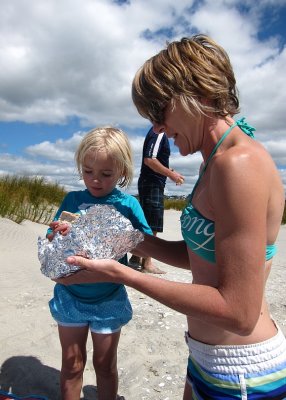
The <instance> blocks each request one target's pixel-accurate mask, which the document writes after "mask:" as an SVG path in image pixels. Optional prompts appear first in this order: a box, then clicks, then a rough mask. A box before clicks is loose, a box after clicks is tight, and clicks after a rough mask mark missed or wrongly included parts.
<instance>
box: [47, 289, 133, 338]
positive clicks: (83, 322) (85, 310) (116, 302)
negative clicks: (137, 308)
mask: <svg viewBox="0 0 286 400" xmlns="http://www.w3.org/2000/svg"><path fill="white" fill-rule="evenodd" d="M49 306H50V311H51V314H52V316H53V318H54V319H55V320H56V321H57V323H58V324H59V325H61V326H67V327H83V326H89V328H90V330H91V331H92V332H95V333H102V334H108V333H113V332H117V331H119V330H120V329H121V327H122V326H123V325H126V324H127V323H128V322H129V321H130V320H131V318H132V307H131V304H130V301H129V299H128V295H127V292H126V289H125V287H124V286H121V287H120V288H119V289H118V291H117V292H116V295H115V296H113V297H111V298H109V299H106V300H104V301H101V302H99V303H84V302H83V301H80V300H79V299H78V298H76V297H75V296H73V295H72V294H71V293H70V292H69V291H68V290H67V289H66V287H65V286H63V285H60V284H56V285H55V288H54V297H53V299H52V300H50V302H49Z"/></svg>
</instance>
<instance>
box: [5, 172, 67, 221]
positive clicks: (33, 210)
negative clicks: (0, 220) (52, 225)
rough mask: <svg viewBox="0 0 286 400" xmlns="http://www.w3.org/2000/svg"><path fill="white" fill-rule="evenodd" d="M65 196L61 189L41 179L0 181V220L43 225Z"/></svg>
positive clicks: (16, 177) (50, 218)
mask: <svg viewBox="0 0 286 400" xmlns="http://www.w3.org/2000/svg"><path fill="white" fill-rule="evenodd" d="M65 194H66V192H65V190H64V188H63V187H61V186H60V185H58V184H54V183H47V182H46V181H45V179H44V178H41V177H40V178H39V177H35V178H29V177H25V176H14V175H6V176H3V177H0V216H1V217H5V218H9V219H11V220H12V221H14V222H17V223H21V222H22V221H23V220H25V219H27V220H30V221H33V222H38V223H42V224H47V223H49V222H50V221H51V220H52V218H53V215H54V213H55V210H56V208H57V207H58V205H59V204H60V203H61V201H62V199H63V197H64V196H65Z"/></svg>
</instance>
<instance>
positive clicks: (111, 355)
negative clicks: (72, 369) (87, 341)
mask: <svg viewBox="0 0 286 400" xmlns="http://www.w3.org/2000/svg"><path fill="white" fill-rule="evenodd" d="M91 336H92V341H93V365H94V370H95V373H96V381H97V393H98V400H116V398H117V391H118V371H117V347H118V342H119V337H120V331H119V332H116V333H111V334H99V333H94V332H91Z"/></svg>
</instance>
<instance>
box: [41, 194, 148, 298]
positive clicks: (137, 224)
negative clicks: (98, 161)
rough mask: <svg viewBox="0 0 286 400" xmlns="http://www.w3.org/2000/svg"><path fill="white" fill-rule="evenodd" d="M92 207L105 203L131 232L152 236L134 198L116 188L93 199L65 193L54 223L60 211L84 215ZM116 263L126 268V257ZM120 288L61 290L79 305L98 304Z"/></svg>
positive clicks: (78, 286) (90, 286)
mask: <svg viewBox="0 0 286 400" xmlns="http://www.w3.org/2000/svg"><path fill="white" fill-rule="evenodd" d="M94 204H109V205H112V206H114V207H115V208H116V209H117V210H118V211H119V212H120V213H121V214H122V215H124V217H126V218H128V219H129V220H130V222H131V223H132V225H133V227H134V228H135V229H139V230H140V231H141V232H144V233H147V234H150V235H152V230H151V228H150V227H149V225H148V223H147V221H146V219H145V216H144V213H143V210H142V208H141V206H140V204H139V202H138V200H137V199H136V198H135V197H134V196H131V195H129V194H126V193H123V192H121V191H120V190H118V189H116V188H115V189H113V191H112V192H111V193H110V194H109V195H107V196H105V197H94V196H92V195H91V194H90V193H89V191H88V190H87V189H85V190H80V191H75V192H69V193H68V194H67V195H66V197H65V198H64V200H63V202H62V204H61V205H60V208H59V209H58V211H57V213H56V215H55V218H54V220H55V221H56V220H58V219H59V217H60V214H61V212H62V211H69V212H71V213H79V214H80V213H82V214H85V212H86V210H87V209H88V208H89V207H91V206H93V205H94ZM48 232H50V230H48ZM119 262H120V263H121V264H124V265H127V254H126V255H125V256H124V257H123V258H121V259H120V260H119ZM121 286H122V285H121V284H117V283H101V282H99V283H83V284H76V285H69V286H65V288H66V289H67V290H68V291H69V292H70V293H71V294H73V295H74V296H75V297H77V298H78V299H79V300H81V301H83V302H86V303H98V302H101V301H103V300H105V299H106V298H111V297H113V296H114V295H116V292H117V290H118V289H119V288H120V287H121Z"/></svg>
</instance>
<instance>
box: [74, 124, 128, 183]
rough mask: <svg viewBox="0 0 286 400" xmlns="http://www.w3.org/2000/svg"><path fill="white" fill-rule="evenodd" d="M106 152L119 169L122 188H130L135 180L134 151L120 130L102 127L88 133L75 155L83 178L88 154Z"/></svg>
mask: <svg viewBox="0 0 286 400" xmlns="http://www.w3.org/2000/svg"><path fill="white" fill-rule="evenodd" d="M102 150H104V151H105V152H106V153H107V154H108V155H109V156H110V157H112V159H113V160H114V162H115V165H116V167H117V168H118V171H119V174H120V179H119V181H118V185H119V186H120V187H124V186H126V187H128V186H129V185H130V184H131V182H132V178H133V163H132V151H131V146H130V143H129V140H128V138H127V135H126V134H125V133H124V132H123V131H122V130H121V129H118V128H113V127H102V128H95V129H92V130H91V131H90V132H88V133H87V134H86V135H85V136H84V137H83V139H82V141H81V142H80V144H79V146H78V149H77V151H76V153H75V161H76V165H77V169H78V172H79V174H80V176H82V165H83V161H84V158H85V156H86V153H87V152H90V151H94V152H97V151H102Z"/></svg>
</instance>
